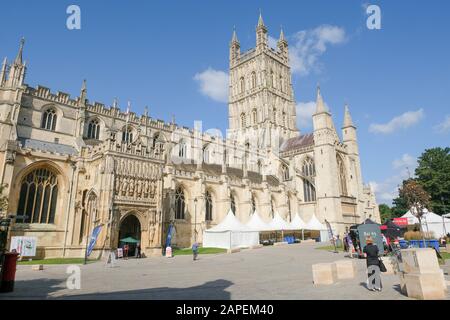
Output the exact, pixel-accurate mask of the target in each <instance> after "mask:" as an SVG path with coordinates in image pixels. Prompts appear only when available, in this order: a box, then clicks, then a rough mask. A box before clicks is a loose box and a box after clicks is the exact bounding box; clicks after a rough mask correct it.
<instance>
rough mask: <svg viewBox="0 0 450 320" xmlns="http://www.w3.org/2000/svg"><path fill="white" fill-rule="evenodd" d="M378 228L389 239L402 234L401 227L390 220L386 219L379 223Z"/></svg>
mask: <svg viewBox="0 0 450 320" xmlns="http://www.w3.org/2000/svg"><path fill="white" fill-rule="evenodd" d="M380 229H381V230H382V231H381V232H382V233H383V234H384V235H385V236H386V237H387V238H389V239H395V238H397V237H400V236H402V234H403V232H402V229H401V228H400V227H399V226H398V225H396V224H395V223H394V222H392V221H391V220H388V221H386V222H385V223H384V224H383V225H381V227H380Z"/></svg>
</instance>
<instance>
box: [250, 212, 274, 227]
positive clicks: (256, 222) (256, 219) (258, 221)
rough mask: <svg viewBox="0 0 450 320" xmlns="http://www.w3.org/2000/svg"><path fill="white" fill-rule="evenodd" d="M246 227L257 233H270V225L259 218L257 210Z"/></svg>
mask: <svg viewBox="0 0 450 320" xmlns="http://www.w3.org/2000/svg"><path fill="white" fill-rule="evenodd" d="M246 226H247V227H248V228H250V229H252V230H255V231H259V232H262V231H270V230H271V229H270V227H269V224H267V223H265V222H264V221H263V220H262V219H261V217H260V216H259V214H258V212H257V211H256V210H255V212H253V214H252V216H251V217H250V220H249V221H248V222H247V224H246Z"/></svg>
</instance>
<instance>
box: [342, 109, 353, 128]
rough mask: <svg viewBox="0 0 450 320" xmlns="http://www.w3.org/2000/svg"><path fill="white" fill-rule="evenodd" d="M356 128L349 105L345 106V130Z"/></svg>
mask: <svg viewBox="0 0 450 320" xmlns="http://www.w3.org/2000/svg"><path fill="white" fill-rule="evenodd" d="M354 126H355V125H354V124H353V121H352V116H351V115H350V110H349V109H348V104H345V111H344V126H343V128H347V127H354Z"/></svg>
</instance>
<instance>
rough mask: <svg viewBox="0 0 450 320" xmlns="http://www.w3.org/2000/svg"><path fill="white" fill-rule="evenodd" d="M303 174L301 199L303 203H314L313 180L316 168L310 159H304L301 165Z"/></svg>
mask: <svg viewBox="0 0 450 320" xmlns="http://www.w3.org/2000/svg"><path fill="white" fill-rule="evenodd" d="M302 174H303V199H304V201H305V202H312V201H316V188H315V186H314V178H315V176H316V168H315V165H314V161H313V160H312V159H311V158H306V159H305V161H304V162H303V165H302Z"/></svg>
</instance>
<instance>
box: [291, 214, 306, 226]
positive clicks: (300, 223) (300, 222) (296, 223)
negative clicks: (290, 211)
mask: <svg viewBox="0 0 450 320" xmlns="http://www.w3.org/2000/svg"><path fill="white" fill-rule="evenodd" d="M290 226H291V229H290V230H304V229H305V226H306V223H305V222H304V221H303V220H302V218H300V216H299V215H298V213H296V214H295V216H294V219H292V221H291V223H290Z"/></svg>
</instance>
